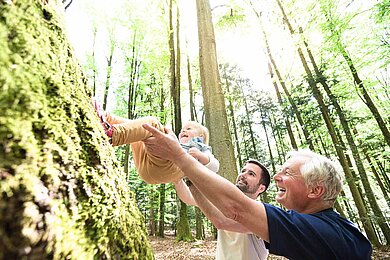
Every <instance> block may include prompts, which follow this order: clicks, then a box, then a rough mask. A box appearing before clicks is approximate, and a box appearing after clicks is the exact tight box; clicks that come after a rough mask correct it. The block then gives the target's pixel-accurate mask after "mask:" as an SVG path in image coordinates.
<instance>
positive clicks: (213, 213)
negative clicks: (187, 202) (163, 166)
mask: <svg viewBox="0 0 390 260" xmlns="http://www.w3.org/2000/svg"><path fill="white" fill-rule="evenodd" d="M189 190H190V191H191V194H192V196H193V198H194V201H196V204H197V205H198V207H199V208H200V210H201V211H202V212H203V213H204V215H205V216H206V217H207V218H208V219H209V220H210V221H211V223H213V225H214V226H215V227H216V228H217V229H223V230H227V231H233V232H239V233H252V232H250V231H249V230H248V229H247V228H246V227H244V226H243V225H242V224H240V223H238V222H237V221H234V220H231V219H230V218H227V217H225V215H223V214H222V212H221V211H220V210H218V209H217V208H216V207H215V206H214V205H213V204H212V203H211V202H210V201H209V200H208V199H206V197H205V196H204V195H203V194H202V193H201V192H200V191H199V190H198V189H197V188H196V187H195V186H194V185H191V186H190V187H189Z"/></svg>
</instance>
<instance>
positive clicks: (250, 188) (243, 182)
mask: <svg viewBox="0 0 390 260" xmlns="http://www.w3.org/2000/svg"><path fill="white" fill-rule="evenodd" d="M260 178H261V168H260V166H258V165H257V164H254V163H247V164H245V165H244V167H243V168H242V170H241V172H240V173H239V174H238V177H237V180H236V186H237V187H238V188H239V189H240V190H241V191H242V192H244V193H245V194H246V195H247V196H248V197H251V198H253V199H255V198H256V197H257V195H258V193H259V192H260V191H259V186H260V184H259V181H260Z"/></svg>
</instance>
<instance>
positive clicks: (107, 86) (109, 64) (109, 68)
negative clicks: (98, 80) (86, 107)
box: [103, 39, 115, 110]
mask: <svg viewBox="0 0 390 260" xmlns="http://www.w3.org/2000/svg"><path fill="white" fill-rule="evenodd" d="M114 51H115V41H114V40H113V39H111V41H110V53H109V56H108V58H107V74H106V84H105V87H104V98H103V110H106V109H107V97H108V91H109V89H110V80H111V72H112V59H113V57H114Z"/></svg>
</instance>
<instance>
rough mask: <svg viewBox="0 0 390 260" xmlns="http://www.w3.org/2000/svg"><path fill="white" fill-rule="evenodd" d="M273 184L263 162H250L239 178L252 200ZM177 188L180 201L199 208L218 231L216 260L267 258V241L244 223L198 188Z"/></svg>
mask: <svg viewBox="0 0 390 260" xmlns="http://www.w3.org/2000/svg"><path fill="white" fill-rule="evenodd" d="M269 183H270V175H269V172H268V170H267V168H266V167H264V166H263V165H262V164H261V163H260V162H259V161H257V160H254V159H249V160H247V161H246V162H245V165H244V166H243V168H242V170H241V172H240V173H239V174H238V176H237V180H236V187H237V188H238V189H239V190H241V191H242V192H243V193H244V194H245V195H246V196H248V198H251V199H253V200H256V198H257V197H258V196H259V195H260V194H261V193H263V192H264V191H265V190H266V189H267V188H268V185H269ZM174 185H175V189H176V192H177V195H178V196H179V198H180V199H181V200H182V201H183V202H185V203H186V204H189V205H194V206H198V207H199V208H200V209H201V210H202V212H203V213H204V214H205V216H206V217H207V218H208V219H209V220H210V221H211V222H212V223H213V224H214V225H215V227H216V228H217V229H218V240H217V250H216V251H217V252H216V258H215V259H216V260H228V259H231V260H256V259H257V260H266V259H267V257H268V250H267V249H266V247H265V244H264V241H263V240H261V239H260V238H258V237H256V235H254V234H253V233H252V232H250V231H249V230H248V229H246V228H244V227H243V226H242V225H241V224H240V223H238V222H236V221H234V220H232V219H229V218H227V217H225V216H224V215H223V214H222V212H221V211H219V210H218V209H217V208H216V207H215V206H214V205H213V204H211V203H210V201H209V200H207V199H206V198H205V197H204V196H203V195H202V193H200V192H199V190H198V189H197V188H196V187H195V186H194V185H189V187H190V189H188V187H187V186H186V185H185V184H184V182H183V181H182V180H180V181H178V182H175V183H174ZM190 190H191V191H190Z"/></svg>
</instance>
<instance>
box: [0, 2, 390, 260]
mask: <svg viewBox="0 0 390 260" xmlns="http://www.w3.org/2000/svg"><path fill="white" fill-rule="evenodd" d="M389 36H390V1H389V0H370V1H367V0H317V1H314V0H271V1H264V0H196V1H189V0H163V1H162V0H144V1H135V0H127V1H122V0H115V1H109V3H108V1H100V0H99V1H93V0H84V1H58V2H56V1H34V0H16V1H8V0H4V1H2V2H0V88H1V91H0V108H1V111H3V112H2V113H1V115H0V148H1V151H0V155H1V156H0V178H1V187H0V194H1V195H0V196H1V202H0V222H1V224H2V225H1V226H2V227H1V228H0V235H1V237H2V241H1V242H0V259H21V258H23V257H27V258H34V257H37V258H54V259H63V258H66V259H81V258H80V257H82V258H83V259H95V258H99V259H100V258H103V259H105V258H108V259H111V258H119V259H153V258H154V256H153V254H154V253H153V248H152V246H151V245H150V242H149V241H148V240H150V237H159V238H164V237H165V236H166V235H167V234H173V235H174V238H175V241H184V242H189V243H194V242H195V241H202V240H207V239H210V238H211V239H215V238H216V235H217V233H216V232H217V230H216V228H215V227H214V226H213V224H212V223H211V222H210V221H209V220H208V219H207V218H206V217H205V216H204V215H203V213H202V212H201V211H200V210H199V208H197V207H194V206H189V205H186V204H185V203H184V202H182V201H181V200H180V199H179V198H178V197H177V194H176V191H175V188H174V186H173V185H172V184H171V183H164V184H156V185H151V184H147V183H145V182H144V181H143V180H142V179H140V177H139V175H138V173H137V169H136V168H135V165H134V161H133V157H132V151H131V149H130V145H123V146H118V147H112V146H111V145H110V143H109V140H108V138H107V136H106V135H105V134H104V129H103V128H102V127H101V126H100V124H99V119H98V118H97V116H96V113H95V111H94V109H93V107H92V105H91V98H92V97H95V98H96V99H97V100H98V101H99V102H100V103H101V105H102V108H103V109H104V110H106V111H109V112H110V113H113V114H115V115H118V116H121V117H124V118H127V119H137V118H140V117H144V116H150V115H152V116H155V117H157V118H158V119H159V120H160V121H161V122H162V123H163V124H164V125H167V126H169V127H170V128H171V129H172V130H173V131H174V132H175V134H176V135H178V134H179V132H180V130H181V128H182V126H183V124H185V122H186V121H188V120H191V121H197V122H200V123H201V124H203V125H205V126H206V127H207V128H208V129H209V132H210V146H211V147H212V150H213V154H214V155H215V157H216V158H217V159H219V161H220V168H219V172H218V174H219V175H221V176H222V177H224V178H226V179H228V180H229V181H231V182H235V180H236V177H237V174H238V172H239V170H240V169H241V167H242V166H243V164H244V162H245V161H246V160H247V159H249V158H255V159H257V160H259V161H261V162H262V163H263V164H264V165H265V166H266V167H267V168H268V169H269V170H270V173H271V177H272V175H274V174H276V173H277V172H278V171H279V170H280V168H281V165H282V164H283V163H284V162H285V160H286V155H287V153H288V152H289V151H291V150H298V149H310V150H312V151H315V152H317V153H320V154H322V155H325V156H327V157H329V158H332V159H334V160H337V161H338V162H339V163H340V165H341V167H342V170H343V172H344V176H345V182H344V186H343V188H342V192H341V194H340V195H339V197H338V198H337V201H336V203H335V210H336V211H337V212H338V213H339V214H340V215H342V216H344V217H345V218H347V219H349V220H351V221H352V222H354V223H356V224H357V225H358V228H359V229H360V230H361V231H362V232H363V233H364V234H365V235H366V236H367V238H368V239H369V240H370V242H371V243H372V245H373V247H374V248H375V249H376V250H379V249H383V250H385V249H386V250H387V251H390V250H389V249H388V248H389V241H390V224H389V223H390V174H389V172H390V130H389V128H390V67H389V64H390V41H389V39H390V37H389ZM276 192H277V187H276V185H275V183H274V182H273V181H272V180H271V185H270V187H269V189H268V190H267V192H266V193H264V194H262V195H261V196H260V198H259V199H260V200H261V201H262V202H265V203H269V204H273V205H277V206H279V205H278V203H277V202H275V201H274V197H275V194H276ZM148 237H149V238H148ZM129 241H130V242H131V243H129ZM189 259H192V258H189ZM194 259H195V258H194ZM200 259H202V258H200ZM378 259H380V258H378Z"/></svg>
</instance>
